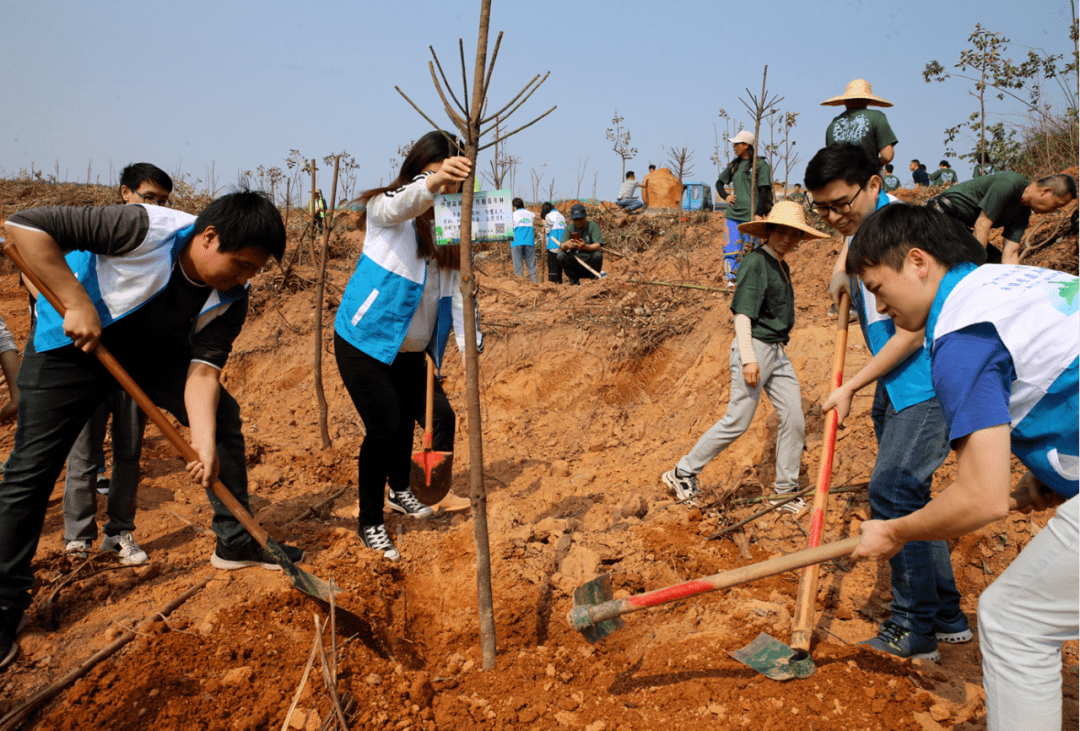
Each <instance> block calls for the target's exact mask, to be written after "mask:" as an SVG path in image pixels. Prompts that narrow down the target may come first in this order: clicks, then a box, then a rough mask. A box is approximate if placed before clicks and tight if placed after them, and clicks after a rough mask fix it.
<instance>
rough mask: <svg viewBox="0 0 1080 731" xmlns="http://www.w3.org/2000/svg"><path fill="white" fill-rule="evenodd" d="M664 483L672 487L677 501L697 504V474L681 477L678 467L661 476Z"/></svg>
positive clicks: (692, 505) (691, 505)
mask: <svg viewBox="0 0 1080 731" xmlns="http://www.w3.org/2000/svg"><path fill="white" fill-rule="evenodd" d="M660 479H661V480H663V481H664V484H665V485H667V486H668V487H670V488H671V489H672V491H673V492H674V493H675V497H677V498H679V502H681V503H686V504H687V505H689V506H690V507H694V506H695V505H697V495H698V484H697V475H687V476H686V477H683V476H682V475H680V474H679V471H678V468H676V469H673V470H669V471H668V472H665V473H664V474H663V475H662V476H661V477H660Z"/></svg>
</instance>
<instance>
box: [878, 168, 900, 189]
mask: <svg viewBox="0 0 1080 731" xmlns="http://www.w3.org/2000/svg"><path fill="white" fill-rule="evenodd" d="M899 187H900V178H898V177H896V176H895V175H893V174H891V173H890V174H889V175H886V176H884V177H883V178H882V179H881V190H882V191H884V192H886V193H892V192H893V191H894V190H896V189H897V188H899Z"/></svg>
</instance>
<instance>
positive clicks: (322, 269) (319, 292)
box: [313, 155, 341, 449]
mask: <svg viewBox="0 0 1080 731" xmlns="http://www.w3.org/2000/svg"><path fill="white" fill-rule="evenodd" d="M340 161H341V156H340V155H337V156H335V157H334V183H333V188H331V189H330V210H329V211H328V213H329V214H330V221H331V223H332V222H333V220H334V206H335V205H336V204H337V178H338V163H339V162H340ZM313 167H314V166H313ZM329 249H330V224H329V223H327V222H326V221H323V239H322V255H321V256H320V257H319V283H318V284H317V285H316V286H315V365H314V368H315V398H317V399H318V400H319V434H320V435H321V436H322V447H323V449H328V448H329V447H330V429H329V427H328V426H327V423H326V393H325V391H323V382H322V351H323V348H322V315H323V292H324V291H325V290H326V260H327V251H328V250H329Z"/></svg>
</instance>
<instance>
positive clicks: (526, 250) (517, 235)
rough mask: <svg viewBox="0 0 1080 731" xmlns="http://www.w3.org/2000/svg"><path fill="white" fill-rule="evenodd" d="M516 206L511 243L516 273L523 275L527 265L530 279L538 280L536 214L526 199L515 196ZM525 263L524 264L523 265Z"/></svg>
mask: <svg viewBox="0 0 1080 731" xmlns="http://www.w3.org/2000/svg"><path fill="white" fill-rule="evenodd" d="M511 203H512V205H513V206H514V214H513V218H514V241H513V243H511V244H510V259H511V260H512V261H513V262H514V274H515V275H517V276H519V277H520V276H522V274H523V272H524V268H525V266H528V268H529V279H530V280H531V281H533V282H535V281H536V231H535V230H534V229H533V224H534V223H535V222H536V214H534V213H533V212H532V211H530V210H529V209H528V208H526V207H525V201H523V200H521V199H520V198H515V199H514V200H513V201H512V202H511ZM523 264H524V266H523Z"/></svg>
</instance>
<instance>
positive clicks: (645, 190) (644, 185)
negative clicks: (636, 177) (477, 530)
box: [641, 165, 656, 208]
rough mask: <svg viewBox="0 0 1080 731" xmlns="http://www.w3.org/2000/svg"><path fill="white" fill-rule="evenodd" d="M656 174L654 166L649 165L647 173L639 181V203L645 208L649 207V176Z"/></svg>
mask: <svg viewBox="0 0 1080 731" xmlns="http://www.w3.org/2000/svg"><path fill="white" fill-rule="evenodd" d="M655 172H656V166H655V165H650V166H649V172H647V173H646V174H645V177H644V178H642V179H641V202H642V203H643V204H644V206H645V207H646V208H648V207H649V176H650V175H652V174H653V173H655Z"/></svg>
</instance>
